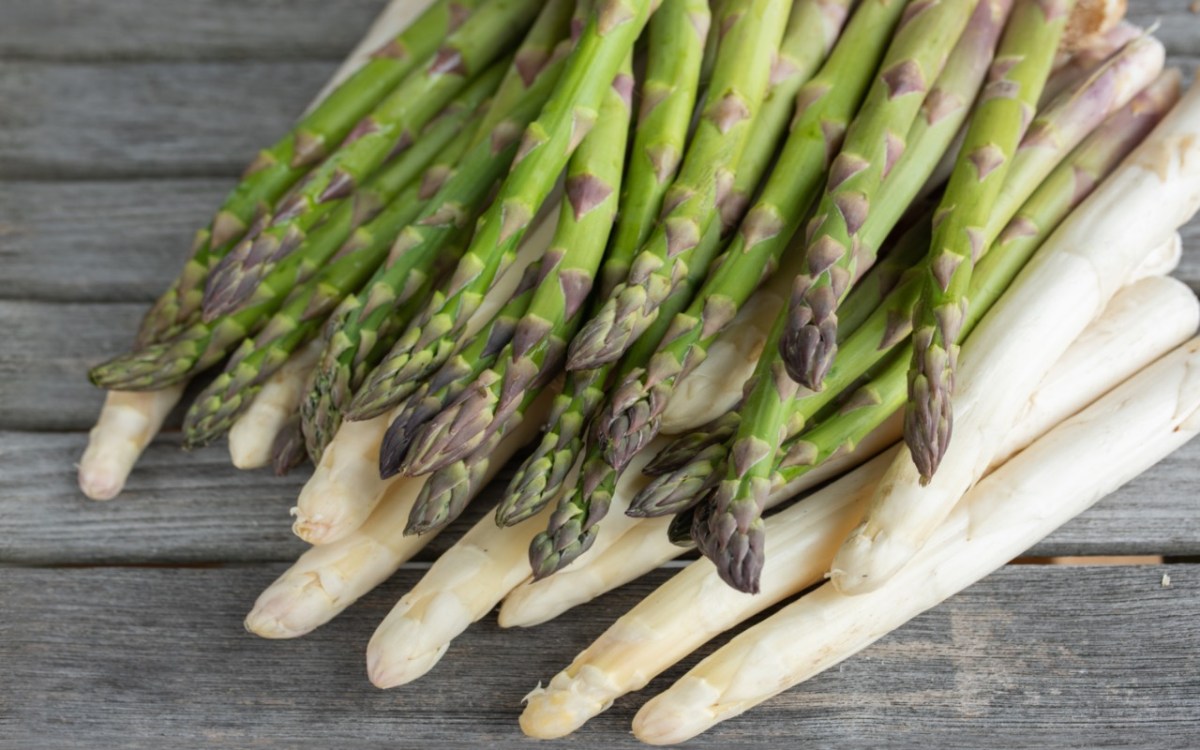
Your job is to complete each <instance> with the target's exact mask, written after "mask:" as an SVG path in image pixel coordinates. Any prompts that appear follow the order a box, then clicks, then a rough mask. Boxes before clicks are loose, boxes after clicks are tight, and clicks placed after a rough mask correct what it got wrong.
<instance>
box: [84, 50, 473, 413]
mask: <svg viewBox="0 0 1200 750" xmlns="http://www.w3.org/2000/svg"><path fill="white" fill-rule="evenodd" d="M496 80H497V76H496V75H495V74H494V73H493V74H492V75H490V76H489V75H485V76H483V77H482V78H481V80H480V82H479V85H478V86H472V87H471V88H469V89H468V90H467V92H466V93H465V94H464V98H463V102H462V103H463V104H474V103H478V102H480V101H482V99H483V98H485V97H486V96H487V95H488V94H489V93H490V91H491V89H493V88H495V83H496ZM471 109H473V107H471V108H463V107H458V106H455V107H452V108H451V110H450V111H449V112H448V116H447V117H446V118H444V119H441V120H440V121H439V122H436V123H435V124H434V125H433V127H432V128H431V130H430V132H427V133H426V134H425V135H426V136H427V138H422V140H421V141H420V142H418V143H417V145H416V146H414V147H413V148H412V149H411V150H410V151H409V152H408V153H406V154H405V155H404V156H402V157H401V158H400V159H398V160H397V161H396V162H395V163H394V164H393V165H392V166H391V167H389V168H386V169H385V170H384V172H383V173H381V174H380V175H378V176H377V179H375V180H374V181H373V182H372V184H371V185H369V186H367V187H366V188H364V190H363V196H362V197H361V200H360V201H358V202H354V203H344V204H343V205H341V206H340V207H339V209H338V210H337V211H335V212H334V213H333V215H332V216H330V217H329V220H328V221H327V222H326V223H325V224H324V225H322V227H321V228H320V229H318V230H317V231H315V232H314V233H313V234H312V236H311V237H309V241H308V243H307V245H308V246H309V250H308V251H306V252H305V253H302V254H298V255H296V256H294V257H292V258H289V259H288V260H287V261H285V262H284V263H282V264H280V267H279V268H277V269H276V271H275V273H273V274H271V275H270V276H268V277H267V278H266V279H264V280H263V282H262V283H261V284H259V285H258V286H257V288H256V289H255V290H254V292H253V297H254V298H253V304H250V305H249V306H247V307H244V308H243V309H241V310H239V311H238V312H236V313H233V314H232V315H228V316H224V317H222V318H219V319H217V320H215V321H211V322H203V321H198V322H196V323H194V324H193V325H192V326H191V327H190V328H188V329H186V330H184V331H183V332H182V333H180V334H178V335H177V336H176V337H174V338H173V339H170V340H167V341H164V342H162V343H159V344H154V345H151V346H148V347H145V348H143V349H141V350H139V351H135V352H133V353H132V354H128V355H124V356H122V357H118V358H116V359H114V360H110V361H109V362H106V363H104V364H102V365H100V366H99V367H96V368H94V369H93V370H92V372H91V373H90V374H91V377H92V380H93V382H95V383H96V384H97V385H101V386H105V387H123V388H129V389H134V390H145V389H151V388H158V387H162V386H164V385H170V384H172V383H176V382H180V381H182V380H184V379H186V378H188V377H190V376H191V375H192V374H194V373H196V372H199V371H200V370H203V369H206V368H208V367H210V366H212V365H213V364H216V363H217V362H219V361H220V360H221V359H222V358H223V357H224V356H225V355H226V354H227V353H228V351H229V349H230V348H232V347H233V346H235V345H236V344H237V343H238V342H239V341H241V340H242V339H243V338H245V337H246V336H248V335H251V334H253V333H254V332H255V331H256V330H258V329H259V328H260V327H262V326H263V325H264V324H265V323H266V322H267V321H269V320H270V319H271V317H272V316H273V315H275V314H276V313H277V312H278V311H279V309H280V307H281V306H282V305H284V304H285V300H287V299H289V293H292V292H294V290H295V288H296V286H297V281H298V280H300V279H305V278H307V282H306V283H305V284H304V286H307V287H309V288H311V287H312V286H314V283H315V282H314V280H313V279H312V278H311V277H312V276H313V275H314V274H320V273H321V272H322V271H323V270H324V264H325V262H326V261H327V260H328V259H330V258H333V257H335V256H337V257H341V255H342V254H344V253H347V252H356V251H358V250H359V249H360V246H362V245H372V244H374V245H378V244H381V243H382V244H383V246H384V247H386V245H387V244H389V243H390V242H391V240H392V238H394V237H395V235H396V233H397V232H398V231H399V229H400V228H401V227H403V226H404V225H405V224H407V223H409V222H410V221H412V220H413V219H414V218H415V217H416V216H417V215H418V212H419V211H420V208H421V202H420V201H419V200H418V198H419V194H420V187H419V186H418V185H415V184H412V183H413V180H412V177H413V176H414V175H418V174H420V171H419V169H415V168H416V167H419V168H420V169H424V170H425V175H426V176H427V177H429V178H430V180H431V181H435V180H436V179H437V178H438V177H439V176H440V175H443V174H444V171H445V169H446V168H447V166H448V165H452V164H453V163H454V162H455V161H456V160H457V158H458V156H459V155H461V152H462V149H463V148H464V147H465V145H466V144H465V137H464V136H462V134H461V133H460V131H461V130H462V127H463V124H464V123H465V122H466V121H467V118H468V117H469V116H470V114H471ZM456 134H458V137H457V138H456ZM431 161H432V162H434V163H433V164H432V165H430V164H429V162H431ZM385 201H390V203H385ZM385 205H386V208H384V207H383V206H385ZM380 209H382V210H380ZM363 222H365V224H364V223H363ZM360 224H361V225H360ZM356 227H357V229H356V231H355V234H353V235H351V234H350V232H351V230H355V228H356ZM347 235H350V236H349V239H347ZM309 256H311V257H309Z"/></svg>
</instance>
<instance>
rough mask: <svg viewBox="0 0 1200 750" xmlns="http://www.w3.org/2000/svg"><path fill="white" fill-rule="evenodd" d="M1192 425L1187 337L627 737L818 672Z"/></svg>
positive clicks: (747, 637) (1020, 547) (666, 697)
mask: <svg viewBox="0 0 1200 750" xmlns="http://www.w3.org/2000/svg"><path fill="white" fill-rule="evenodd" d="M1197 432H1200V339H1193V340H1192V341H1190V342H1188V343H1187V344H1185V345H1184V346H1182V347H1180V348H1179V349H1177V350H1176V351H1174V352H1172V353H1171V354H1169V355H1168V356H1166V357H1164V358H1163V359H1161V360H1159V361H1158V362H1156V363H1155V364H1153V365H1151V366H1150V367H1149V368H1147V369H1146V370H1145V371H1143V372H1142V373H1141V374H1139V375H1137V376H1135V377H1134V378H1131V379H1130V380H1128V381H1126V382H1125V383H1124V384H1122V385H1121V386H1118V387H1117V388H1116V389H1114V390H1113V391H1112V392H1111V393H1109V394H1108V395H1107V396H1105V397H1103V398H1101V399H1100V400H1099V401H1097V402H1096V403H1095V404H1093V405H1092V406H1090V407H1088V408H1087V409H1085V410H1084V411H1083V412H1080V413H1079V414H1078V415H1076V416H1075V417H1073V418H1071V419H1069V420H1067V421H1066V422H1063V423H1062V424H1060V425H1059V426H1058V427H1056V428H1054V429H1053V430H1051V431H1050V432H1049V433H1047V434H1046V435H1045V436H1043V437H1042V438H1040V439H1039V440H1038V441H1037V442H1035V443H1034V444H1033V445H1031V446H1030V447H1029V448H1027V449H1026V450H1024V451H1022V452H1021V453H1019V454H1017V455H1016V456H1014V457H1013V458H1012V459H1010V460H1009V461H1008V462H1007V463H1006V464H1004V465H1003V466H1002V467H1000V468H999V469H998V470H996V471H995V472H994V473H992V474H991V476H989V477H988V478H986V479H984V480H983V481H982V482H980V483H979V485H978V486H976V487H975V488H973V489H972V490H971V492H970V493H968V495H967V496H966V498H965V500H964V502H963V503H962V504H961V505H960V506H959V507H958V508H957V509H956V510H955V511H954V512H953V513H952V514H951V516H950V517H949V518H947V519H946V522H945V523H944V524H943V525H942V526H941V527H939V529H938V531H937V533H936V534H934V536H933V538H931V539H930V543H929V544H928V545H926V546H925V547H924V548H922V549H921V551H920V552H918V553H917V554H916V555H915V556H914V557H913V559H912V561H911V563H910V564H909V565H907V566H905V567H904V568H903V569H902V570H901V571H900V572H899V573H897V574H896V575H895V576H894V577H893V578H892V579H890V580H889V581H888V582H887V583H886V584H884V585H883V586H881V587H879V588H877V589H876V590H874V591H873V592H870V593H866V594H861V595H857V596H847V595H845V594H841V593H839V592H838V591H837V589H836V588H835V587H834V586H833V585H832V584H826V585H824V586H822V587H821V588H819V589H817V590H816V591H814V592H813V593H811V594H808V595H806V596H804V597H802V598H801V599H800V600H799V601H797V602H795V603H794V604H791V605H790V606H788V607H786V608H785V609H783V610H781V611H780V612H778V613H776V614H775V615H773V616H772V617H770V618H768V619H767V620H765V621H763V622H761V623H759V624H758V625H756V626H754V627H752V628H750V629H749V630H747V631H745V632H743V633H742V634H740V635H739V636H737V637H736V638H734V639H733V640H732V641H730V642H729V643H728V644H727V645H726V646H724V647H722V648H721V649H719V650H717V651H716V652H715V653H714V654H712V655H711V656H709V657H708V658H706V659H705V660H704V661H702V662H700V664H698V665H697V666H696V667H694V668H693V669H692V670H691V671H690V672H688V673H687V674H685V675H684V676H683V677H682V678H680V679H679V681H677V682H676V683H675V684H674V685H672V686H671V687H670V688H669V689H668V690H666V691H665V692H663V693H662V694H660V695H658V696H657V697H655V698H654V699H652V700H651V701H649V702H648V703H647V704H646V705H645V706H643V707H642V709H641V711H639V712H638V714H637V716H636V717H635V718H634V721H633V731H634V734H635V735H636V736H637V737H638V739H640V740H642V741H643V742H648V743H650V744H655V745H664V744H671V743H676V742H682V741H684V740H687V739H689V738H691V737H694V736H696V735H697V734H699V733H700V732H703V731H705V730H706V729H708V728H710V727H712V726H713V725H714V724H716V723H718V722H720V721H724V720H725V719H728V718H730V717H732V716H736V715H738V714H740V713H742V712H744V711H746V710H748V709H750V708H752V707H754V706H756V705H758V704H759V703H761V702H763V701H765V700H766V699H768V698H770V697H771V696H774V695H777V694H779V693H781V692H783V691H784V690H787V689H788V688H789V687H792V686H793V685H796V684H798V683H800V682H803V681H804V680H807V679H808V678H810V677H812V676H814V675H816V674H818V673H820V672H822V671H824V670H825V669H828V668H829V667H831V666H833V665H835V664H837V663H838V662H840V661H842V660H844V659H846V658H848V657H850V656H852V655H854V654H855V653H857V652H858V651H860V650H862V649H863V648H865V647H866V646H868V645H870V644H871V643H873V642H875V641H876V640H878V639H879V638H881V637H882V636H884V635H886V634H887V633H889V632H891V631H892V630H894V629H896V628H898V627H900V626H901V625H903V624H904V623H906V622H908V621H909V620H910V619H912V618H913V617H916V616H917V615H918V614H920V613H922V612H924V611H926V610H928V609H930V608H932V607H934V606H936V605H938V604H939V603H941V602H943V601H945V600H946V599H948V598H949V597H950V596H953V595H954V594H955V593H957V592H959V591H961V590H962V589H964V588H966V587H967V586H969V585H971V584H972V583H975V582H976V581H978V580H979V579H981V578H983V577H984V576H986V575H987V574H988V573H990V572H992V571H993V570H996V569H997V568H999V567H1001V566H1003V565H1004V564H1005V563H1007V562H1008V561H1009V560H1011V559H1012V558H1014V557H1016V556H1017V555H1019V554H1021V553H1022V552H1023V551H1024V550H1026V549H1028V548H1029V546H1030V545H1032V544H1034V543H1036V542H1037V541H1038V540H1040V539H1042V538H1044V537H1045V536H1046V535H1048V534H1049V533H1050V532H1052V531H1054V530H1055V529H1056V528H1058V527H1059V526H1061V525H1062V524H1064V523H1066V522H1067V521H1068V520H1070V519H1071V518H1073V517H1075V516H1076V515H1078V514H1079V513H1081V512H1083V511H1084V510H1086V509H1087V508H1089V507H1090V506H1092V505H1093V504H1094V503H1095V502H1096V501H1098V500H1099V499H1100V498H1102V497H1104V496H1105V495H1107V494H1109V493H1110V492H1112V491H1113V490H1115V489H1116V488H1118V487H1120V486H1121V485H1123V484H1125V483H1126V482H1128V481H1129V480H1131V479H1133V478H1134V477H1136V476H1137V475H1138V474H1140V473H1142V472H1143V471H1145V470H1146V469H1148V468H1150V467H1151V466H1153V465H1154V464H1155V463H1157V462H1158V461H1160V460H1162V459H1163V458H1164V457H1166V456H1167V455H1169V454H1170V453H1171V452H1172V451H1174V450H1176V449H1177V448H1179V447H1180V446H1182V445H1183V444H1184V443H1186V442H1187V441H1188V440H1190V439H1191V438H1192V437H1194V436H1195V435H1196V434H1197ZM798 634H799V637H798Z"/></svg>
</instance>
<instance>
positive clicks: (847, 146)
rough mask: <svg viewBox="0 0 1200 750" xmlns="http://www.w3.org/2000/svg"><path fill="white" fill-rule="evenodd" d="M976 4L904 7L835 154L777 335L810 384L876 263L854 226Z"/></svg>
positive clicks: (795, 373) (828, 360) (824, 366)
mask: <svg viewBox="0 0 1200 750" xmlns="http://www.w3.org/2000/svg"><path fill="white" fill-rule="evenodd" d="M974 7H975V2H974V0H930V1H929V2H915V3H910V4H909V5H908V6H907V8H906V11H907V12H906V13H905V17H904V18H903V19H901V21H900V26H899V28H898V29H897V31H896V36H895V38H894V39H893V40H892V44H891V46H890V47H889V48H888V52H887V55H886V56H885V57H884V60H883V63H882V64H881V66H880V69H879V73H878V76H877V77H876V78H875V80H874V82H873V84H872V86H871V90H870V92H869V93H868V94H867V100H866V101H865V102H864V104H863V107H862V110H861V111H860V112H859V114H858V116H857V117H855V119H854V122H853V124H852V125H851V126H850V129H849V130H848V131H847V133H846V140H845V143H844V144H843V145H842V149H841V151H840V152H839V153H838V155H837V157H835V158H834V160H833V164H832V166H831V168H830V173H829V180H828V184H827V185H826V189H825V193H824V195H822V196H821V201H820V204H819V205H818V207H817V211H816V214H815V215H814V216H813V218H812V219H811V220H810V222H809V225H808V228H807V229H806V234H807V241H808V249H807V258H808V265H809V269H808V273H806V274H802V275H800V276H797V277H796V283H795V288H794V289H793V292H792V299H791V302H790V311H789V316H788V321H787V324H786V329H785V335H784V336H783V338H782V339H780V353H781V354H782V356H783V359H784V363H785V365H786V366H787V371H788V373H789V374H790V375H791V377H792V378H793V379H794V380H796V381H797V382H798V383H800V384H801V385H803V386H805V387H806V388H808V389H810V390H813V391H819V390H821V386H822V382H823V381H824V380H825V375H826V373H827V372H828V370H829V366H830V365H831V364H832V361H833V357H834V353H835V352H836V351H837V340H836V338H837V307H838V305H839V304H840V303H841V301H842V300H843V299H844V298H845V296H846V293H847V292H848V291H849V290H850V287H851V286H852V285H853V282H854V279H855V278H856V277H857V276H858V275H859V274H860V273H861V272H862V270H863V269H865V268H867V267H869V266H870V265H871V264H872V263H873V262H874V258H873V257H872V255H871V253H872V248H870V247H867V246H865V245H863V244H862V243H861V242H858V241H857V240H858V235H859V232H860V230H861V228H862V226H863V224H864V222H866V220H867V218H868V216H869V215H870V213H871V211H872V210H873V202H874V201H875V199H876V193H877V192H878V190H879V186H880V184H881V183H882V182H883V180H884V178H885V177H886V176H887V174H888V172H889V171H890V170H891V168H892V166H893V165H894V164H895V163H896V160H897V159H898V158H899V156H900V154H902V153H903V151H904V148H905V137H906V135H907V133H908V131H909V129H910V128H911V127H912V125H913V123H914V122H915V121H916V118H917V115H918V113H919V111H920V107H921V103H922V102H923V101H924V99H925V95H926V94H927V93H928V90H929V87H930V85H931V84H932V82H933V81H934V79H936V78H937V77H938V75H939V74H940V73H941V70H942V67H943V66H944V65H945V62H946V59H947V57H948V55H949V53H950V51H951V50H952V49H953V48H954V46H955V44H956V43H957V41H958V38H959V37H960V36H961V35H962V33H963V30H964V28H965V27H966V23H967V19H968V18H969V17H970V16H971V11H972V9H973V8H974ZM860 255H861V257H858V256H860ZM747 468H749V467H747Z"/></svg>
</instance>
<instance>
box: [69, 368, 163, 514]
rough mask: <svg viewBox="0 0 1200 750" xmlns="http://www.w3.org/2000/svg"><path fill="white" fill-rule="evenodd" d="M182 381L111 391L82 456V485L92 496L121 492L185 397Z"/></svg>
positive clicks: (103, 497)
mask: <svg viewBox="0 0 1200 750" xmlns="http://www.w3.org/2000/svg"><path fill="white" fill-rule="evenodd" d="M185 387H186V384H181V385H177V386H173V387H171V388H167V389H164V390H161V391H108V394H107V395H106V396H105V397H104V406H103V407H101V409H100V416H99V418H97V420H96V426H95V427H93V428H92V431H91V432H90V433H89V434H88V444H87V448H86V449H85V450H84V451H83V457H82V458H80V459H79V489H81V490H83V494H85V495H87V496H88V497H89V498H91V499H92V500H112V499H113V498H114V497H116V496H117V495H119V494H120V493H121V489H122V488H124V486H125V480H126V479H128V478H129V472H131V471H132V470H133V465H134V464H135V463H137V460H138V458H139V457H140V456H141V455H142V451H144V450H146V446H147V445H149V444H150V441H151V440H153V439H154V436H155V435H157V434H158V431H159V430H160V429H162V423H163V420H164V419H166V418H167V415H168V414H170V413H171V410H172V409H174V408H175V404H177V403H179V399H181V398H183V389H184V388H185Z"/></svg>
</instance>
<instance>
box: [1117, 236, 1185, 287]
mask: <svg viewBox="0 0 1200 750" xmlns="http://www.w3.org/2000/svg"><path fill="white" fill-rule="evenodd" d="M1182 260H1183V237H1180V236H1179V232H1176V233H1175V234H1173V235H1171V236H1170V237H1169V238H1167V241H1166V242H1164V243H1162V244H1161V245H1159V246H1158V247H1156V248H1154V249H1153V250H1151V251H1150V253H1149V254H1148V255H1147V256H1146V257H1145V259H1143V260H1142V264H1141V265H1140V266H1138V268H1137V270H1136V271H1134V272H1133V276H1131V277H1130V278H1131V279H1133V280H1134V281H1136V280H1138V279H1144V278H1146V277H1148V276H1166V275H1167V274H1170V273H1174V272H1175V269H1176V268H1178V267H1179V263H1180V261H1182Z"/></svg>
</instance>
